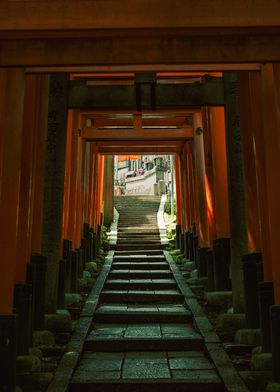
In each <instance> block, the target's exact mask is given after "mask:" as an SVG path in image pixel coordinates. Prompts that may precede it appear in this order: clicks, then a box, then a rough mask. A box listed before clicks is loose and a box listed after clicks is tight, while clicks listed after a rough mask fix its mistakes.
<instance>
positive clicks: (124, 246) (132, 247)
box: [115, 243, 161, 251]
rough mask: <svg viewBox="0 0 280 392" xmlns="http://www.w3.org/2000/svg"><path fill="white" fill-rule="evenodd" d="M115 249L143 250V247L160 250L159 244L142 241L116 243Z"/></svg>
mask: <svg viewBox="0 0 280 392" xmlns="http://www.w3.org/2000/svg"><path fill="white" fill-rule="evenodd" d="M115 249H116V250H145V249H150V250H158V251H159V250H160V249H161V245H158V244H149V243H142V244H137V245H133V244H117V245H116V248H115Z"/></svg>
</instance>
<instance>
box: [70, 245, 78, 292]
mask: <svg viewBox="0 0 280 392" xmlns="http://www.w3.org/2000/svg"><path fill="white" fill-rule="evenodd" d="M78 269H79V259H78V254H77V252H72V258H71V287H70V289H71V293H76V292H77V291H78Z"/></svg>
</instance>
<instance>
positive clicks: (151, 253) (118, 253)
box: [114, 249, 164, 257]
mask: <svg viewBox="0 0 280 392" xmlns="http://www.w3.org/2000/svg"><path fill="white" fill-rule="evenodd" d="M114 255H115V257H119V256H162V257H164V256H163V251H162V250H161V249H141V250H137V249H136V250H135V249H133V250H129V251H128V250H115V253H114Z"/></svg>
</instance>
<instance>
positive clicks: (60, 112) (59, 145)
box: [42, 74, 68, 312]
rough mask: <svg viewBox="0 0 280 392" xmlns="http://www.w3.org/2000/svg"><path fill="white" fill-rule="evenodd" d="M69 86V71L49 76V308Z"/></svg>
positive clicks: (51, 305)
mask: <svg viewBox="0 0 280 392" xmlns="http://www.w3.org/2000/svg"><path fill="white" fill-rule="evenodd" d="M67 88H68V77H67V75H65V74H53V75H51V76H50V86H49V111H48V129H47V147H46V157H45V159H46V160H45V181H44V211H43V232H42V253H43V255H44V256H46V257H47V275H46V302H45V305H46V311H47V312H53V311H54V310H55V309H56V306H57V280H58V267H59V259H60V257H61V253H60V249H61V233H62V215H63V214H62V210H63V195H64V170H65V152H66V134H67Z"/></svg>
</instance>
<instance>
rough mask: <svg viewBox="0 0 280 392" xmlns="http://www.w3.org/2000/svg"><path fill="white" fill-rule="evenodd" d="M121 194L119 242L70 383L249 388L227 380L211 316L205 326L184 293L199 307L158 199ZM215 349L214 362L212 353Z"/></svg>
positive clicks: (91, 387) (102, 387)
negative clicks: (161, 222)
mask: <svg viewBox="0 0 280 392" xmlns="http://www.w3.org/2000/svg"><path fill="white" fill-rule="evenodd" d="M120 199H122V200H121V202H122V203H121V202H119V204H117V207H118V209H119V213H120V218H119V226H118V241H117V245H116V249H115V252H114V256H113V259H112V260H111V261H110V262H109V264H110V265H109V264H108V265H109V266H107V268H108V272H107V275H106V277H105V278H104V279H105V283H104V284H103V286H102V287H101V288H100V296H99V302H98V305H97V307H96V309H95V313H94V315H93V322H92V324H91V327H90V332H89V333H88V334H87V338H86V340H85V343H84V346H83V352H82V355H81V360H80V361H79V364H78V366H77V368H76V371H75V372H74V375H73V377H72V381H71V386H70V391H71V392H78V391H79V392H84V391H94V392H99V391H102V392H104V391H105V392H106V391H112V392H113V391H118V392H123V391H130V392H131V391H133V392H138V391H139V392H140V391H141V392H146V391H147V392H148V391H149V392H153V391H172V392H177V391H178V392H179V391H182V392H183V391H184V392H185V391H188V392H193V391H207V392H210V391H215V392H219V391H238V392H244V391H246V388H245V389H243V386H242V383H239V384H238V382H239V381H238V380H237V379H235V378H234V377H235V376H234V377H233V378H232V382H233V384H234V385H235V387H236V389H231V388H229V387H225V383H224V380H223V378H224V379H225V377H227V376H229V377H231V374H230V371H232V368H231V367H230V371H229V370H228V368H227V366H228V364H227V362H226V361H225V360H224V359H223V358H224V357H223V356H222V357H221V356H218V355H217V353H218V350H221V349H220V346H217V342H218V344H219V341H216V340H217V339H218V338H216V335H215V334H213V333H212V332H211V331H210V329H209V325H208V324H207V323H206V329H207V328H208V329H207V332H205V334H204V333H203V328H204V329H205V322H204V324H203V320H204V319H203V315H202V314H200V313H199V312H200V310H199V309H198V317H197V320H198V321H197V323H196V322H195V321H196V320H195V316H194V313H193V309H190V306H188V303H187V301H186V297H187V296H188V298H190V301H193V302H191V303H192V307H195V306H196V305H195V302H194V300H193V296H192V294H190V293H191V292H190V290H189V289H188V288H187V286H186V285H185V283H184V280H183V279H181V280H180V276H181V275H180V272H179V271H178V270H176V266H175V264H174V263H173V264H172V260H170V258H169V259H168V257H167V256H166V253H165V252H164V251H163V250H162V249H161V243H160V236H159V232H158V229H157V225H156V212H157V209H158V205H159V199H156V198H150V199H149V198H142V199H141V198H139V199H140V204H139V203H138V204H136V198H135V197H126V198H124V197H122V198H120ZM138 201H139V200H138ZM174 271H175V272H174ZM181 278H182V276H181ZM184 285H185V286H184ZM93 298H94V297H93ZM197 306H199V305H197ZM199 317H200V320H199ZM206 321H207V319H206ZM196 324H198V325H199V324H200V325H202V326H200V327H197V325H196ZM208 330H209V331H210V332H209V331H208ZM206 344H208V349H207V347H206ZM209 344H210V346H209ZM215 344H216V346H215ZM211 345H212V346H211ZM209 347H210V348H209ZM215 349H216V351H215V352H214V355H213V357H215V355H216V363H214V362H215V360H214V361H213V359H212V357H211V355H210V354H209V352H211V350H212V351H213V350H215ZM217 358H218V359H217ZM219 361H220V362H221V366H223V367H224V370H222V371H221V372H220V371H217V363H218V362H219ZM223 371H224V373H223ZM225 372H227V374H226V375H225ZM236 380H237V381H236Z"/></svg>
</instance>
